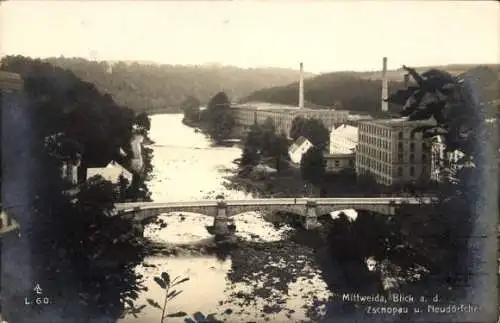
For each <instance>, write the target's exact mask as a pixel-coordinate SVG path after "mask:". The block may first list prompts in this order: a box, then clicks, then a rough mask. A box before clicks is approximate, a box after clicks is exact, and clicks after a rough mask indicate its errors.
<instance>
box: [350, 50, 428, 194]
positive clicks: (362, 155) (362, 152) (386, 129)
mask: <svg viewBox="0 0 500 323" xmlns="http://www.w3.org/2000/svg"><path fill="white" fill-rule="evenodd" d="M386 74H387V58H385V57H384V59H383V71H382V110H383V111H387V110H388V108H387V102H385V101H384V99H385V98H387V95H388V90H387V76H386ZM433 123H434V120H424V121H409V120H408V119H407V118H396V119H373V120H363V121H360V122H359V124H358V146H357V150H356V173H357V175H358V176H363V175H371V176H373V177H374V178H375V180H376V181H377V183H379V184H383V185H387V186H389V185H398V184H403V183H408V182H422V181H423V182H426V181H429V180H430V179H431V159H432V158H431V147H430V145H429V143H428V142H427V140H425V139H424V138H423V137H422V134H421V133H413V130H414V129H415V128H416V127H419V126H421V125H431V124H433Z"/></svg>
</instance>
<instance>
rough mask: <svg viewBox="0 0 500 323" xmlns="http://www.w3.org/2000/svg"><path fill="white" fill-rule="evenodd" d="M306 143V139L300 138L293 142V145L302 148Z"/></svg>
mask: <svg viewBox="0 0 500 323" xmlns="http://www.w3.org/2000/svg"><path fill="white" fill-rule="evenodd" d="M306 141H309V140H308V139H307V138H306V137H304V136H300V137H299V138H297V140H295V144H297V146H299V147H300V146H302V145H303V144H304V143H305V142H306Z"/></svg>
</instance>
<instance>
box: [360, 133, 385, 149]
mask: <svg viewBox="0 0 500 323" xmlns="http://www.w3.org/2000/svg"><path fill="white" fill-rule="evenodd" d="M359 139H360V143H367V144H368V145H371V146H375V147H378V148H384V149H390V141H388V140H383V139H380V138H376V137H373V136H369V135H365V134H361V135H360V138H359Z"/></svg>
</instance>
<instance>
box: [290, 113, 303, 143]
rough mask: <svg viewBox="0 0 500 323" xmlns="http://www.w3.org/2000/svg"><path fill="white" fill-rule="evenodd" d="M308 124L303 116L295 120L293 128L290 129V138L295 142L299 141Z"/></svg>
mask: <svg viewBox="0 0 500 323" xmlns="http://www.w3.org/2000/svg"><path fill="white" fill-rule="evenodd" d="M306 122H307V119H306V118H304V117H302V116H298V117H296V118H295V119H293V121H292V126H291V127H290V138H292V139H293V141H295V140H297V139H298V138H299V137H300V136H301V135H302V130H303V129H304V128H305V124H306Z"/></svg>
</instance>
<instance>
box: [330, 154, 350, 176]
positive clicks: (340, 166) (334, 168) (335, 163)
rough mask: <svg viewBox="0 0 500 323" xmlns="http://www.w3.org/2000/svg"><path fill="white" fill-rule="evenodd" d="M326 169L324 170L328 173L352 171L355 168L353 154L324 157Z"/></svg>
mask: <svg viewBox="0 0 500 323" xmlns="http://www.w3.org/2000/svg"><path fill="white" fill-rule="evenodd" d="M325 160H326V167H325V170H326V172H328V173H338V172H340V171H343V170H347V169H354V167H355V156H354V154H346V155H344V156H341V155H338V156H336V155H326V156H325Z"/></svg>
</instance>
